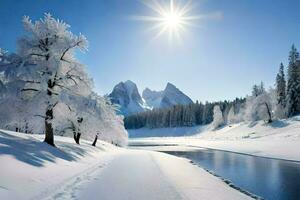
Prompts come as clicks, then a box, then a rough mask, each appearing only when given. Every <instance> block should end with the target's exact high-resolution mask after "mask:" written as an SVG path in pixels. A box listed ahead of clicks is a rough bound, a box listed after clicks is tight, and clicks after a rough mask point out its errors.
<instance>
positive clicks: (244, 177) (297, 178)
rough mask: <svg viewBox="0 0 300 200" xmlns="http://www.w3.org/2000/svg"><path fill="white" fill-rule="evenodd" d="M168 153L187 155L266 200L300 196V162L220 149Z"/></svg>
mask: <svg viewBox="0 0 300 200" xmlns="http://www.w3.org/2000/svg"><path fill="white" fill-rule="evenodd" d="M166 153H169V154H172V155H176V156H181V157H186V158H188V159H191V160H193V161H194V162H195V163H197V164H199V165H200V166H201V167H203V168H205V169H208V170H210V171H212V172H214V173H215V174H217V175H219V176H221V177H223V178H225V179H229V180H231V181H232V182H233V184H234V185H236V186H238V187H240V188H243V189H245V190H247V191H249V192H251V193H253V194H256V195H258V196H261V197H263V198H265V199H272V200H273V199H274V200H282V199H293V200H294V199H295V200H297V199H300V163H299V162H290V161H283V160H276V159H267V158H261V157H253V156H248V155H242V154H236V153H230V152H224V151H217V150H199V151H186V152H182V151H180V152H176V151H175V152H174V151H168V152H166Z"/></svg>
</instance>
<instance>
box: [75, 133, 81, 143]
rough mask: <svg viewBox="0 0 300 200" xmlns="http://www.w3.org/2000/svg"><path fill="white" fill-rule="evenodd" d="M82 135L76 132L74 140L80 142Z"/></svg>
mask: <svg viewBox="0 0 300 200" xmlns="http://www.w3.org/2000/svg"><path fill="white" fill-rule="evenodd" d="M80 136H81V133H77V134H76V133H75V132H74V140H75V142H76V144H79V140H80Z"/></svg>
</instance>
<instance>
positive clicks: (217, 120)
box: [212, 105, 224, 129]
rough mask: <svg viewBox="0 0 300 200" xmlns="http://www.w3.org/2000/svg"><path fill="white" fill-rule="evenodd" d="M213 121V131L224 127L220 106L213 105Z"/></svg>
mask: <svg viewBox="0 0 300 200" xmlns="http://www.w3.org/2000/svg"><path fill="white" fill-rule="evenodd" d="M213 117H214V120H213V122H212V127H213V128H214V129H216V128H218V127H220V126H222V125H224V118H223V114H222V111H221V109H220V106H219V105H215V106H214V115H213Z"/></svg>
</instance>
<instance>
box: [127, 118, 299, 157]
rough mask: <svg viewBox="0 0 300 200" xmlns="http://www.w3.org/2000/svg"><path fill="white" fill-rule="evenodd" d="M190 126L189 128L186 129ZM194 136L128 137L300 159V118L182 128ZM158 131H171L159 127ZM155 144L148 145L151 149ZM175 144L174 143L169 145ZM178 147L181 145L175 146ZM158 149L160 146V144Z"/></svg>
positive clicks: (144, 140)
mask: <svg viewBox="0 0 300 200" xmlns="http://www.w3.org/2000/svg"><path fill="white" fill-rule="evenodd" d="M189 129H190V130H189ZM197 129H198V130H199V132H198V133H195V135H193V136H188V137H187V136H185V137H164V138H161V137H159V138H158V137H151V138H138V139H131V141H132V142H135V143H137V142H142V143H151V144H152V143H157V144H177V145H180V146H194V147H205V148H213V149H219V150H226V151H233V152H239V153H245V154H251V155H257V156H265V157H272V158H279V159H288V160H296V161H300V151H299V146H300V118H299V117H294V118H292V119H288V120H277V121H274V122H273V123H271V124H265V123H264V122H262V121H258V122H255V123H245V122H244V123H239V124H233V125H228V126H225V127H222V128H220V129H218V130H215V131H212V130H210V129H209V127H208V126H205V127H203V128H201V127H192V128H182V129H181V130H182V131H183V132H182V134H181V135H187V134H186V133H189V131H191V132H195V130H197ZM155 131H156V129H152V130H150V129H141V130H130V131H129V135H136V134H144V135H151V134H153V133H154V132H155ZM157 131H158V132H159V133H162V132H165V133H167V132H168V131H169V132H172V131H174V128H172V129H168V128H166V129H163V130H162V129H158V130H157ZM154 148H155V147H150V149H154ZM172 148H174V147H172ZM176 148H181V147H176ZM159 149H160V150H161V147H159Z"/></svg>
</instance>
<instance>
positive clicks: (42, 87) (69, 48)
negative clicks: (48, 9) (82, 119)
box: [18, 14, 91, 146]
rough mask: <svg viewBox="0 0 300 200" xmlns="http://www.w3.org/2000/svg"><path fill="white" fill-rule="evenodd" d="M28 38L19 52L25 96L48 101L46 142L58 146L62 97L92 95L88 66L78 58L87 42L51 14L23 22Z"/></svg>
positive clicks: (21, 44) (46, 106) (45, 113)
mask: <svg viewBox="0 0 300 200" xmlns="http://www.w3.org/2000/svg"><path fill="white" fill-rule="evenodd" d="M23 24H24V27H25V30H26V31H27V35H26V36H24V37H23V38H21V39H20V40H19V44H18V52H19V55H20V56H21V57H22V58H23V64H22V66H21V67H22V68H23V69H24V70H23V74H22V75H21V76H20V78H22V79H23V80H24V81H26V85H25V87H24V88H23V89H22V91H23V93H24V96H29V97H30V98H31V99H32V100H34V99H39V100H43V101H44V106H43V109H44V113H43V114H41V117H43V118H44V124H45V140H44V141H45V142H46V143H48V144H50V145H53V146H54V131H53V122H52V121H53V119H54V118H55V113H54V108H55V106H56V105H58V104H59V103H60V102H61V94H74V93H76V94H77V95H88V94H89V93H90V89H91V80H90V79H89V78H88V76H87V74H86V72H85V67H84V65H82V64H80V63H79V62H78V61H77V60H76V59H75V58H74V51H75V50H76V49H79V50H81V51H83V52H84V51H86V50H87V40H86V38H85V37H84V36H83V35H81V34H80V35H79V36H76V35H74V34H73V33H71V32H70V31H69V28H70V26H69V25H68V24H66V23H64V22H63V21H60V20H58V19H54V18H53V17H52V16H51V15H50V14H45V16H44V18H43V19H41V20H39V21H36V22H32V21H31V20H30V19H29V17H27V16H25V17H24V18H23Z"/></svg>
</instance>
